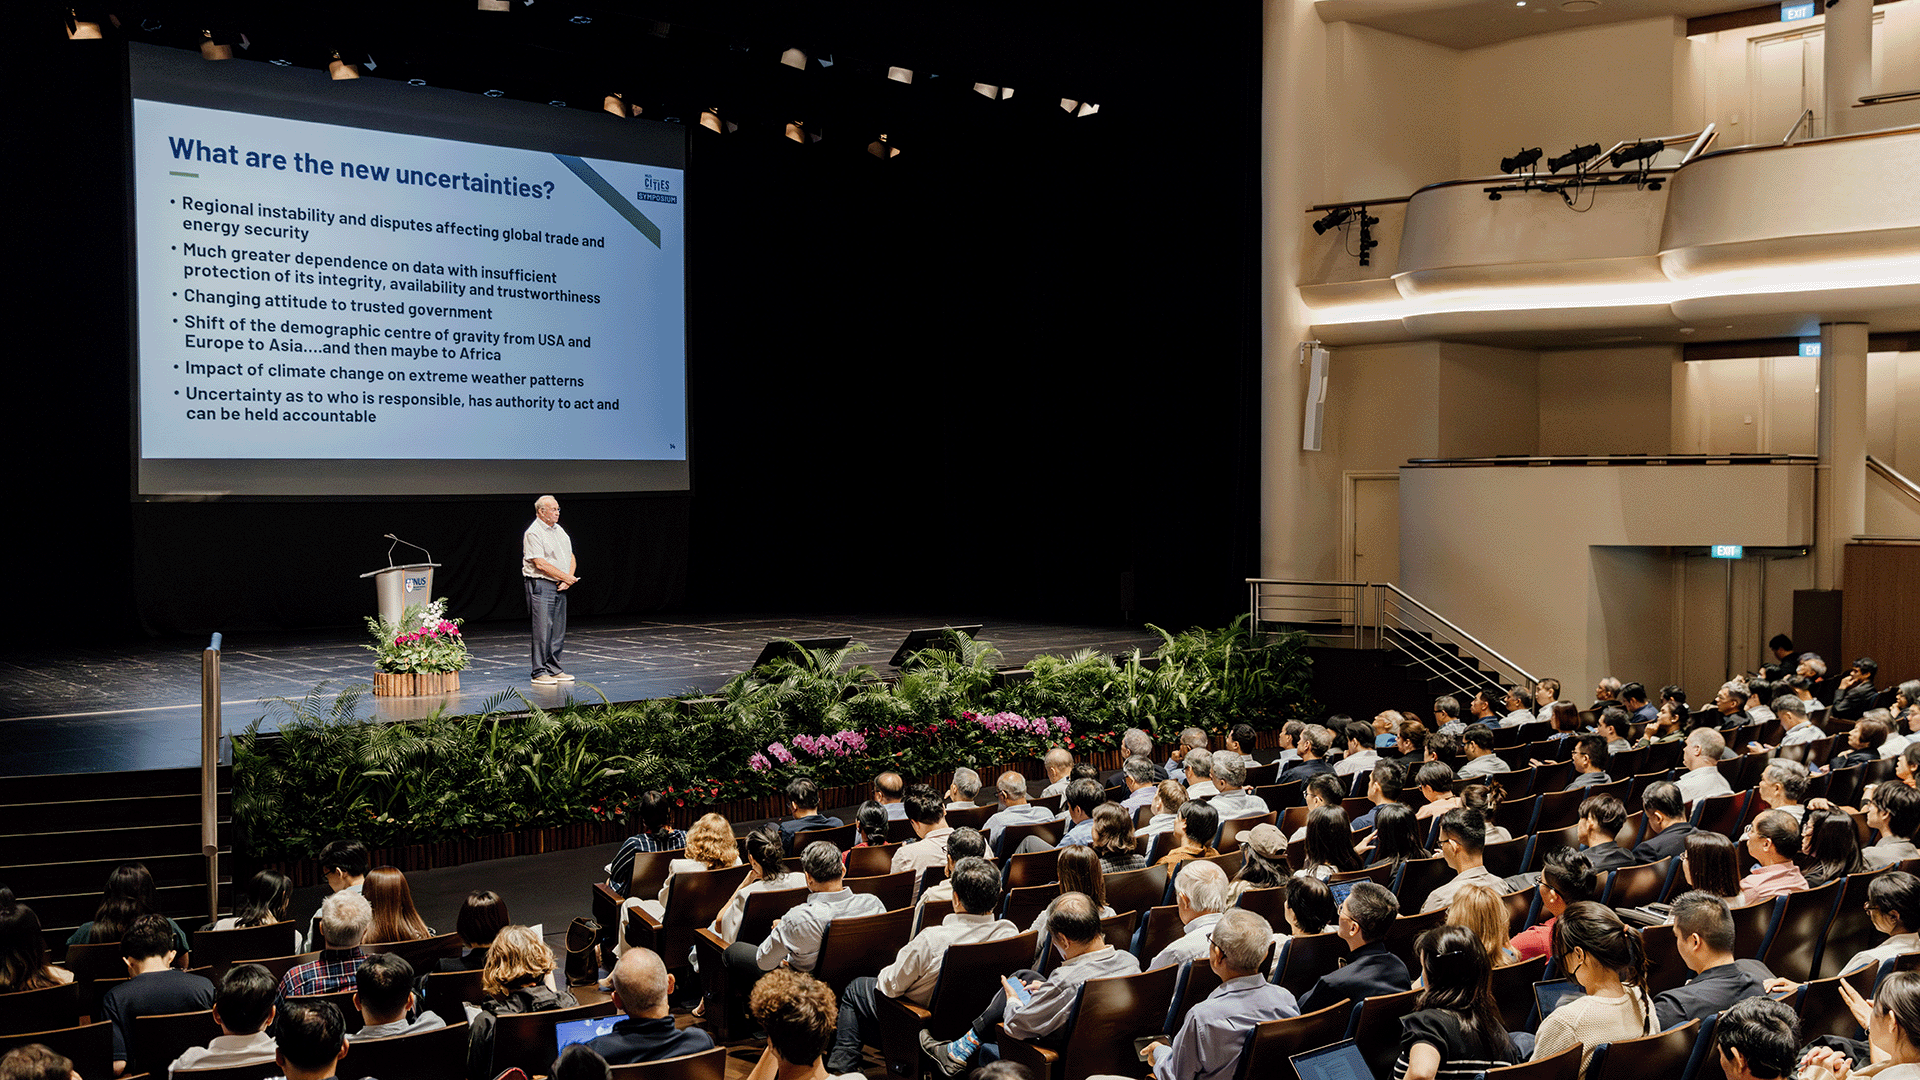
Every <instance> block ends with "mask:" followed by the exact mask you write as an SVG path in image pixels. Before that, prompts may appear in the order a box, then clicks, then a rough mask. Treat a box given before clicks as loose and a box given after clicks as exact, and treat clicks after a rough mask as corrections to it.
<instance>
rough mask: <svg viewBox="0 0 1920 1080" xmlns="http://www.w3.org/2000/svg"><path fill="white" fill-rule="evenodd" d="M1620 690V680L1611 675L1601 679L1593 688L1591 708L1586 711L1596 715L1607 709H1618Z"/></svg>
mask: <svg viewBox="0 0 1920 1080" xmlns="http://www.w3.org/2000/svg"><path fill="white" fill-rule="evenodd" d="M1622 689H1623V687H1622V686H1621V684H1620V680H1619V679H1616V678H1614V677H1613V676H1611V675H1608V676H1607V677H1606V678H1603V679H1601V680H1600V682H1599V684H1598V685H1596V686H1595V687H1594V688H1593V706H1592V708H1590V709H1588V710H1587V711H1588V712H1591V713H1593V714H1595V715H1598V714H1600V713H1602V712H1604V711H1606V710H1607V709H1617V708H1619V707H1620V691H1621V690H1622Z"/></svg>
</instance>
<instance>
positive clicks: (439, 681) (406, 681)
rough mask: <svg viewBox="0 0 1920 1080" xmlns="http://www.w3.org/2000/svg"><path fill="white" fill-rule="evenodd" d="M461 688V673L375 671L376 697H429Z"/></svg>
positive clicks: (374, 692)
mask: <svg viewBox="0 0 1920 1080" xmlns="http://www.w3.org/2000/svg"><path fill="white" fill-rule="evenodd" d="M458 689H460V673H459V672H457V671H448V672H444V673H439V672H436V673H432V674H428V673H424V672H411V673H407V674H396V673H391V672H385V671H376V672H374V673H373V695H374V696H375V697H428V696H431V695H434V694H451V693H453V692H454V691H455V690H458Z"/></svg>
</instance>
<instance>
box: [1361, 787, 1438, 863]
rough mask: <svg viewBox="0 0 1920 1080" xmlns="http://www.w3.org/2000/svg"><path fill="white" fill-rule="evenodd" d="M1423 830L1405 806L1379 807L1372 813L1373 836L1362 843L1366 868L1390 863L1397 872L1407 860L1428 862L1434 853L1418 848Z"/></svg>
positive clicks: (1422, 825) (1387, 805)
mask: <svg viewBox="0 0 1920 1080" xmlns="http://www.w3.org/2000/svg"><path fill="white" fill-rule="evenodd" d="M1425 832H1426V826H1425V825H1424V824H1422V823H1421V822H1420V820H1419V819H1418V818H1416V817H1415V816H1414V813H1413V811H1412V809H1410V808H1409V807H1408V806H1407V804H1406V803H1382V804H1381V805H1380V808H1379V809H1378V810H1375V811H1374V813H1373V835H1371V836H1369V837H1367V839H1366V840H1364V841H1362V843H1363V845H1369V846H1368V847H1367V858H1368V862H1367V866H1368V867H1375V866H1379V865H1380V864H1381V863H1392V864H1393V868H1394V869H1395V870H1398V869H1399V868H1400V864H1401V863H1403V862H1406V861H1407V860H1408V859H1425V858H1430V857H1432V855H1433V852H1431V851H1428V850H1427V849H1426V848H1424V847H1422V846H1420V840H1421V836H1422V834H1423V833H1425Z"/></svg>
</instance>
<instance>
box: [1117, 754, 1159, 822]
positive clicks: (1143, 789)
mask: <svg viewBox="0 0 1920 1080" xmlns="http://www.w3.org/2000/svg"><path fill="white" fill-rule="evenodd" d="M1153 777H1154V767H1153V759H1151V758H1147V757H1143V756H1140V755H1134V756H1133V757H1129V758H1128V759H1127V760H1126V761H1125V762H1123V763H1122V764H1121V767H1120V782H1121V783H1123V784H1125V785H1126V788H1127V797H1126V798H1124V799H1121V800H1120V806H1121V808H1122V809H1124V810H1125V811H1126V812H1127V813H1128V814H1132V813H1134V812H1135V811H1137V810H1139V809H1140V808H1141V807H1143V806H1148V805H1151V804H1152V802H1153V794H1154V792H1155V791H1156V790H1157V789H1158V788H1159V786H1160V784H1159V781H1157V780H1155V779H1154V778H1153Z"/></svg>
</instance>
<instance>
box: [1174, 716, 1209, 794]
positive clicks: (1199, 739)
mask: <svg viewBox="0 0 1920 1080" xmlns="http://www.w3.org/2000/svg"><path fill="white" fill-rule="evenodd" d="M1206 748H1207V733H1206V732H1205V731H1203V730H1201V729H1200V728H1197V727H1190V728H1182V729H1181V730H1180V742H1179V744H1178V745H1177V746H1175V747H1174V748H1173V753H1172V755H1171V756H1169V757H1168V758H1167V764H1166V770H1167V779H1169V780H1178V781H1180V782H1181V783H1183V784H1186V783H1191V781H1190V780H1188V779H1187V767H1186V760H1187V755H1188V754H1191V753H1193V752H1194V751H1195V750H1205V749H1206Z"/></svg>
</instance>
